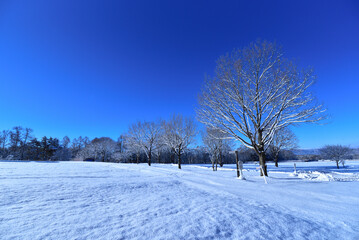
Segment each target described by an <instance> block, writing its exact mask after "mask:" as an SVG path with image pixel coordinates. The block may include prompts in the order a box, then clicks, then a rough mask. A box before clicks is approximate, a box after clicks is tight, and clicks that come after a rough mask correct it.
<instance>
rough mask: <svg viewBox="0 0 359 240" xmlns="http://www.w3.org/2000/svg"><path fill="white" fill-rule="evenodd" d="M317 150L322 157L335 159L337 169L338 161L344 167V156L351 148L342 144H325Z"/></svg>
mask: <svg viewBox="0 0 359 240" xmlns="http://www.w3.org/2000/svg"><path fill="white" fill-rule="evenodd" d="M319 151H320V154H321V156H322V157H323V158H324V159H329V160H333V161H335V162H336V164H337V168H338V169H339V163H341V164H342V165H343V167H344V163H345V160H344V157H345V156H347V155H348V154H349V153H350V152H351V151H352V150H351V148H349V147H347V146H342V145H326V146H324V147H322V148H321V149H319Z"/></svg>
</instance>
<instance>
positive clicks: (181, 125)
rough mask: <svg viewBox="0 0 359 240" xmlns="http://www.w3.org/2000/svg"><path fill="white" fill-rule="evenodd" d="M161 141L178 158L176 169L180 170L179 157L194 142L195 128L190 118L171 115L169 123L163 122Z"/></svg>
mask: <svg viewBox="0 0 359 240" xmlns="http://www.w3.org/2000/svg"><path fill="white" fill-rule="evenodd" d="M162 126H163V129H164V133H163V137H162V141H163V143H164V144H165V145H167V146H168V148H170V149H171V150H172V151H173V152H174V153H175V154H176V155H177V157H178V168H179V169H181V156H182V154H183V153H184V152H185V151H186V150H187V148H188V147H189V145H191V144H193V143H194V141H195V136H196V134H197V131H196V126H195V123H194V121H193V119H191V118H186V117H183V116H182V115H173V116H172V118H171V119H170V120H169V121H164V122H163V124H162Z"/></svg>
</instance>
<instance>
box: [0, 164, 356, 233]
mask: <svg viewBox="0 0 359 240" xmlns="http://www.w3.org/2000/svg"><path fill="white" fill-rule="evenodd" d="M347 165H348V166H347V167H346V168H345V169H341V170H339V171H338V170H337V169H336V168H335V163H333V162H319V163H318V162H312V163H297V171H298V174H297V175H294V174H293V163H282V164H280V167H279V168H275V167H273V166H272V165H269V175H270V177H269V178H267V180H268V184H264V180H263V178H261V177H259V176H258V170H257V169H256V167H257V166H256V165H254V164H245V165H244V168H245V171H244V175H245V177H246V178H247V180H246V181H241V180H238V179H236V178H235V171H234V169H233V168H234V166H225V167H224V168H223V169H219V171H217V172H213V171H212V170H211V169H210V168H209V167H210V166H208V165H184V166H183V169H182V170H178V169H177V167H176V166H175V165H158V164H153V166H151V167H148V166H147V165H145V164H139V165H135V164H116V163H92V162H53V163H50V162H4V161H3V162H0V239H21V240H23V239H359V181H358V179H359V175H358V174H359V162H358V161H352V162H347Z"/></svg>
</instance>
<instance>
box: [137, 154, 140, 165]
mask: <svg viewBox="0 0 359 240" xmlns="http://www.w3.org/2000/svg"><path fill="white" fill-rule="evenodd" d="M139 158H140V155H139V154H136V161H137V164H138V161H139Z"/></svg>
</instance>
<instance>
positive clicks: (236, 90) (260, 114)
mask: <svg viewBox="0 0 359 240" xmlns="http://www.w3.org/2000/svg"><path fill="white" fill-rule="evenodd" d="M314 79H315V77H314V75H313V71H312V70H311V69H304V70H301V69H299V68H298V67H297V66H296V65H295V64H293V63H292V62H291V61H289V60H287V59H285V58H283V53H282V51H281V49H279V48H277V47H276V46H275V44H272V43H268V42H265V41H263V42H260V41H257V42H255V43H252V44H250V46H249V47H247V48H244V49H242V50H235V51H233V52H232V53H231V54H227V55H225V56H222V57H220V59H219V60H218V62H217V67H216V72H215V75H214V77H213V78H209V79H208V80H207V81H206V82H205V85H204V88H203V90H202V93H201V95H200V97H199V108H198V110H197V115H198V119H199V121H200V122H202V123H204V124H205V125H207V126H209V127H211V128H217V129H219V130H221V131H223V132H225V133H227V134H229V135H230V136H231V137H232V138H234V139H236V140H238V141H240V142H241V143H242V144H243V145H244V146H246V147H248V148H251V149H253V150H254V151H255V152H256V153H257V155H258V157H259V161H260V164H261V166H262V168H263V172H264V174H265V175H267V166H266V161H265V151H266V149H267V148H268V146H269V145H270V144H271V142H272V140H273V136H274V133H275V132H276V131H278V130H280V129H282V128H285V127H287V126H290V125H293V124H300V123H311V122H317V121H320V120H322V119H323V118H325V116H324V115H323V114H322V113H323V111H324V109H323V106H322V105H320V104H317V103H316V101H315V98H314V96H313V95H312V94H311V92H310V87H311V86H312V84H313V82H314ZM261 174H262V173H261Z"/></svg>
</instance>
